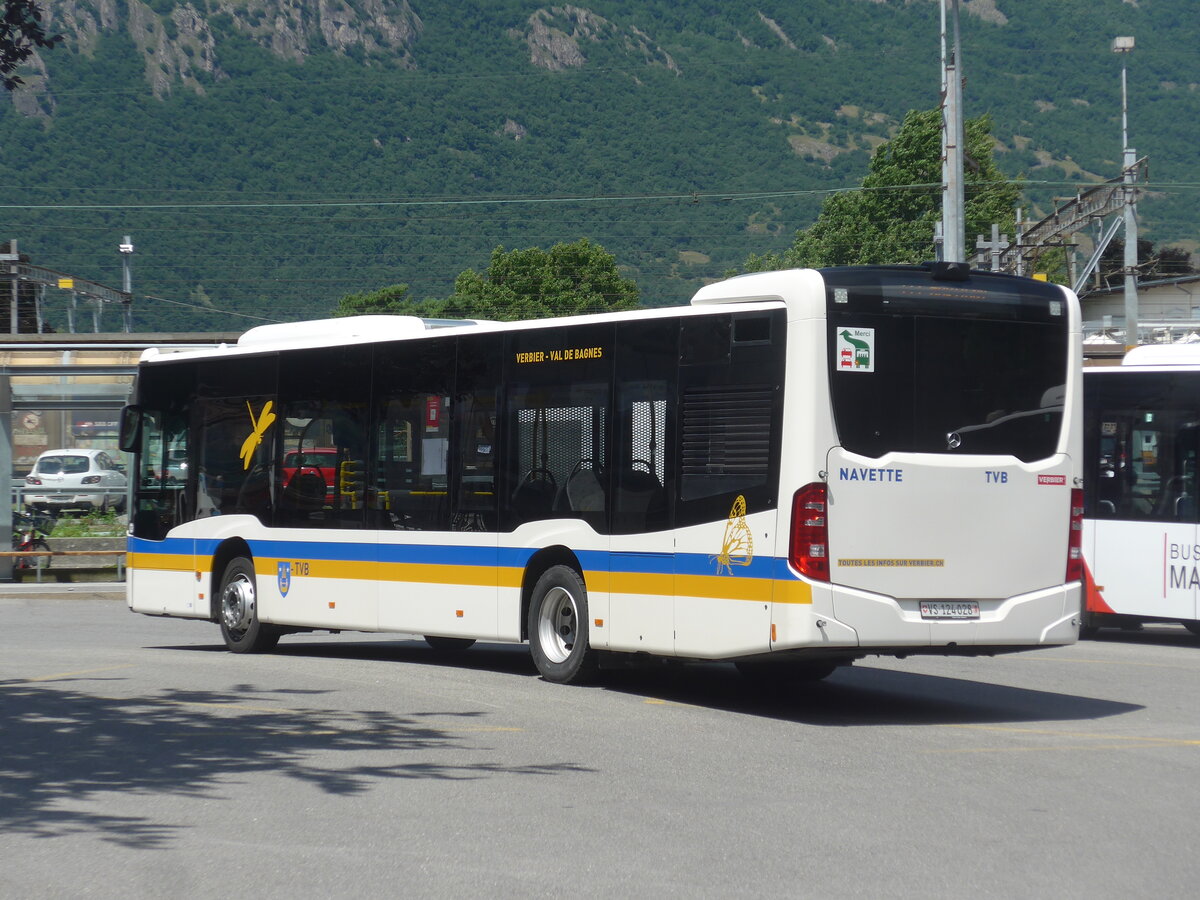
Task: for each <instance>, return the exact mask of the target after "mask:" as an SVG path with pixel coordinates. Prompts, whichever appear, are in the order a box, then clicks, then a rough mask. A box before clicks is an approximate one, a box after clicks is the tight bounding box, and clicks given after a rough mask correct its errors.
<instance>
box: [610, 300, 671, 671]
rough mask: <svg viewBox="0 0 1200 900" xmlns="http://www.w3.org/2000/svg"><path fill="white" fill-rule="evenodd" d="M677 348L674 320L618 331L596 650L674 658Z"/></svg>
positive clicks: (631, 325)
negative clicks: (603, 602)
mask: <svg viewBox="0 0 1200 900" xmlns="http://www.w3.org/2000/svg"><path fill="white" fill-rule="evenodd" d="M678 345H679V324H678V321H676V320H673V319H665V320H657V321H655V320H650V321H640V322H623V323H621V324H620V325H618V326H617V331H616V343H615V347H614V353H615V356H616V359H615V368H616V373H617V375H616V384H615V396H614V404H613V412H614V415H613V448H612V454H611V456H610V459H611V465H610V466H609V467H608V469H609V471H608V472H607V473H606V474H607V475H608V478H607V480H606V485H607V492H608V496H609V498H610V525H611V527H610V538H609V568H610V573H611V574H610V579H609V588H610V592H609V595H608V614H607V616H605V617H604V625H603V627H599V628H593V629H592V644H593V646H598V647H608V648H611V649H614V650H624V651H633V652H640V651H646V652H653V653H658V654H663V655H670V654H673V653H674V652H675V566H676V560H675V556H676V551H677V547H676V543H675V531H674V529H673V528H672V525H673V521H674V519H673V502H672V500H673V496H674V491H675V482H674V478H675V471H676V470H677V464H676V459H675V453H674V446H675V434H676V428H675V410H674V407H675V393H676V379H677V374H676V372H677V364H678V349H677V348H678ZM593 618H596V616H593Z"/></svg>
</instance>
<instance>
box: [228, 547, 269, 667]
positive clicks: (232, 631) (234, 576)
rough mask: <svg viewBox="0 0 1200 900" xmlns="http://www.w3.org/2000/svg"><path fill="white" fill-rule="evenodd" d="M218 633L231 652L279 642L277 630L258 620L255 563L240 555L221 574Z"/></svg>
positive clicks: (256, 649) (264, 647)
mask: <svg viewBox="0 0 1200 900" xmlns="http://www.w3.org/2000/svg"><path fill="white" fill-rule="evenodd" d="M219 596H220V603H221V605H220V608H219V610H218V611H217V615H218V616H219V617H220V620H221V637H223V638H224V639H225V646H226V647H228V648H229V649H230V650H232V651H233V652H234V653H262V652H264V651H266V650H270V649H272V648H273V647H274V646H275V645H276V644H278V643H279V631H278V630H276V629H275V628H273V627H271V626H270V625H264V624H263V623H262V622H260V621H259V620H258V586H257V582H256V581H255V579H254V563H252V562H251V561H250V560H248V559H246V558H245V557H244V556H239V557H238V558H237V559H234V560H233V561H232V562H230V563H229V565H228V566H226V568H225V574H224V575H222V576H221V593H220V595H219Z"/></svg>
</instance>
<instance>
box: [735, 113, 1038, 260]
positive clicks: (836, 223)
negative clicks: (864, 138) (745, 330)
mask: <svg viewBox="0 0 1200 900" xmlns="http://www.w3.org/2000/svg"><path fill="white" fill-rule="evenodd" d="M941 127H942V114H941V111H940V110H937V109H933V110H926V111H913V112H910V113H909V114H908V115H907V116H905V117H904V123H903V124H902V125H901V126H900V129H899V131H898V132H897V133H896V136H895V137H894V138H892V139H891V140H890V141H888V142H887V143H884V144H881V145H880V146H879V147H878V149H876V151H875V153H874V155H873V156H872V157H871V162H870V165H869V169H868V173H867V176H866V177H865V178H864V179H863V181H862V186H861V187H860V188H859V189H858V190H854V191H846V192H844V193H839V194H834V195H832V196H831V197H829V198H828V199H827V200H826V201H825V202H824V203H823V204H822V206H821V212H820V215H818V216H817V220H816V221H815V222H814V223H813V224H812V225H811V226H810V227H808V228H805V229H803V230H801V231H798V232H796V239H795V242H794V243H793V244H792V246H791V247H789V248H788V249H787V250H784V251H783V252H782V253H778V254H776V253H768V254H765V255H762V256H756V255H752V256H751V257H750V258H749V259H748V260H747V261H746V268H747V269H748V270H750V271H764V270H770V269H786V268H792V267H803V266H844V265H862V264H871V263H916V262H922V261H924V260H928V259H932V258H933V255H934V245H933V230H934V223H936V222H937V221H938V220H939V219H940V218H941V217H942V194H941V186H940V185H941V180H942V170H941V169H942V163H941ZM964 131H965V136H966V165H965V166H964V172H963V184H964V194H965V199H966V209H965V214H966V235H967V244H968V246H969V247H971V246H973V245H974V243H975V241H974V237H975V235H977V234H985V235H990V234H991V228H992V223H996V224H998V225H999V226H1000V230H1001V231H1004V232H1007V233H1008V234H1009V235H1012V234H1013V233H1014V231H1013V219H1014V208H1015V207H1016V204H1017V201H1018V199H1019V197H1020V187H1019V185H1018V184H1015V183H1013V182H1012V181H1010V180H1009V179H1008V178H1006V177H1005V176H1004V175H1003V174H1002V173H1001V172H1000V170H999V169H998V168H997V166H996V163H995V160H994V159H993V158H992V147H993V139H992V121H991V117H990V116H981V117H979V118H977V119H971V120H970V121H968V122H966V123H965V127H964Z"/></svg>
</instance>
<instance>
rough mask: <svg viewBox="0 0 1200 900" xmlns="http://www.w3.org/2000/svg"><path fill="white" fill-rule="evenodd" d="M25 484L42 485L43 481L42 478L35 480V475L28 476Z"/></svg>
mask: <svg viewBox="0 0 1200 900" xmlns="http://www.w3.org/2000/svg"><path fill="white" fill-rule="evenodd" d="M25 483H26V484H41V483H42V479H40V478H35V477H34V476H33V475H26V476H25Z"/></svg>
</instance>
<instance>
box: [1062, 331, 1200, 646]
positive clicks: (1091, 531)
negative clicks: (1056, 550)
mask: <svg viewBox="0 0 1200 900" xmlns="http://www.w3.org/2000/svg"><path fill="white" fill-rule="evenodd" d="M1084 372H1085V374H1084V409H1085V413H1084V423H1085V424H1084V453H1085V456H1084V459H1085V464H1084V469H1085V472H1084V477H1085V479H1086V484H1087V498H1086V502H1085V508H1086V517H1085V519H1084V556H1085V558H1086V560H1087V563H1088V567H1089V575H1090V577H1089V578H1088V581H1087V599H1086V610H1085V614H1084V626H1085V628H1087V629H1089V630H1091V629H1098V628H1102V627H1130V626H1133V627H1136V626H1138V625H1139V624H1141V623H1142V622H1182V623H1183V624H1184V625H1185V626H1187V628H1188V629H1189V630H1190V631H1192V632H1193V633H1194V634H1200V606H1198V605H1197V591H1198V590H1200V568H1198V567H1200V534H1198V533H1197V530H1198V528H1200V519H1198V518H1197V510H1198V509H1200V505H1198V504H1197V497H1198V496H1200V483H1198V482H1197V477H1198V475H1197V473H1198V470H1200V347H1197V346H1196V345H1194V344H1159V345H1150V346H1145V347H1136V348H1134V349H1133V350H1131V351H1129V353H1128V354H1126V356H1125V358H1124V360H1123V361H1122V364H1121V365H1119V366H1107V367H1095V368H1087V369H1085V370H1084Z"/></svg>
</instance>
